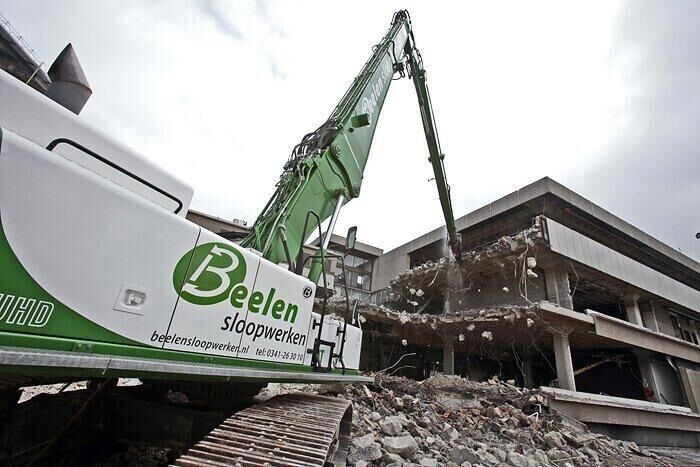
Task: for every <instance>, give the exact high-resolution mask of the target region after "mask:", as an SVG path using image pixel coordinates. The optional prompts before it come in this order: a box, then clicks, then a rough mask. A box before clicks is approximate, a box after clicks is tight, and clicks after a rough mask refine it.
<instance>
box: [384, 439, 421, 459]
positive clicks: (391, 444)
mask: <svg viewBox="0 0 700 467" xmlns="http://www.w3.org/2000/svg"><path fill="white" fill-rule="evenodd" d="M382 446H383V447H384V449H386V451H387V452H390V453H393V454H398V455H399V456H401V457H403V458H408V459H411V458H413V456H415V455H416V452H418V444H417V443H416V440H415V439H413V436H389V437H386V438H383V439H382Z"/></svg>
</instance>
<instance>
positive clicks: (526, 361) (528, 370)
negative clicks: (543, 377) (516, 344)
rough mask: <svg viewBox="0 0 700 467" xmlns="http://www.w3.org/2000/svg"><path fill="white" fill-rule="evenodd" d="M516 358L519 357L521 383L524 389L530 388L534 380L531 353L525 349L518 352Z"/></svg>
mask: <svg viewBox="0 0 700 467" xmlns="http://www.w3.org/2000/svg"><path fill="white" fill-rule="evenodd" d="M518 356H519V357H520V360H521V364H522V366H523V369H522V372H523V380H524V381H523V383H524V384H525V387H526V388H532V387H533V386H534V385H535V378H534V377H533V374H532V372H533V369H532V353H531V352H530V351H529V350H528V349H527V348H523V349H522V350H521V351H520V352H518Z"/></svg>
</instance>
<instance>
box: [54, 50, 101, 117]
mask: <svg viewBox="0 0 700 467" xmlns="http://www.w3.org/2000/svg"><path fill="white" fill-rule="evenodd" d="M49 78H51V85H50V86H49V89H48V91H46V95H47V96H48V97H49V98H50V99H52V100H54V101H55V102H58V103H59V104H61V105H62V106H63V107H65V108H66V109H68V110H70V111H71V112H73V113H74V114H79V113H80V111H81V110H83V107H84V106H85V103H86V102H87V101H88V99H89V98H90V96H91V95H92V89H90V85H89V84H88V82H87V78H85V73H84V72H83V68H82V67H81V66H80V62H79V61H78V56H77V55H76V54H75V50H74V49H73V45H72V44H68V45H67V46H66V48H65V49H63V51H62V52H61V53H60V54H59V55H58V57H57V58H56V60H55V61H54V62H53V64H52V65H51V68H49Z"/></svg>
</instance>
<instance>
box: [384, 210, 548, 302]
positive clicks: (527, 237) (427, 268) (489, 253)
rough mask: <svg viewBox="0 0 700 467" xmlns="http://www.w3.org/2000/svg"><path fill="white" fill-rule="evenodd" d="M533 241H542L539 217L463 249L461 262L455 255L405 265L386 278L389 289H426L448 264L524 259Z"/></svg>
mask: <svg viewBox="0 0 700 467" xmlns="http://www.w3.org/2000/svg"><path fill="white" fill-rule="evenodd" d="M536 242H537V244H541V245H545V241H544V236H543V231H542V228H541V227H540V223H539V221H538V220H536V221H535V224H534V225H533V226H532V227H530V228H528V229H525V230H522V231H520V232H518V233H516V234H514V235H507V236H503V237H501V238H500V239H498V240H496V241H495V242H492V243H489V244H487V245H481V246H479V247H476V248H473V249H471V250H469V251H466V252H463V253H462V258H461V262H460V263H458V262H457V261H456V260H454V259H449V258H446V257H443V258H441V259H439V260H436V261H432V260H431V261H427V262H425V263H423V264H421V265H418V266H416V267H414V268H411V269H408V270H406V272H404V273H402V274H399V275H398V276H396V277H395V278H394V279H392V280H391V281H390V282H389V286H388V290H389V291H390V292H393V293H401V292H402V291H403V290H404V289H406V288H412V289H414V290H422V291H424V290H427V289H429V288H432V287H433V286H434V285H437V284H440V283H442V282H444V280H445V278H446V276H447V272H448V269H449V268H450V267H453V268H462V269H465V268H467V267H469V266H476V265H478V264H479V263H483V262H485V261H491V262H493V263H495V264H496V265H497V266H498V267H499V268H502V267H504V266H505V265H506V264H507V263H508V262H509V263H511V264H517V263H518V262H524V261H526V260H527V258H526V257H525V256H524V255H525V253H526V252H527V251H528V250H529V248H532V247H534V246H535V245H536ZM428 278H429V279H430V282H428V283H427V284H426V283H423V282H422V281H421V279H428ZM423 287H424V288H423Z"/></svg>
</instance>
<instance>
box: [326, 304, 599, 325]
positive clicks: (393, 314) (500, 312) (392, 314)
mask: <svg viewBox="0 0 700 467" xmlns="http://www.w3.org/2000/svg"><path fill="white" fill-rule="evenodd" d="M543 303H547V302H538V303H533V304H532V305H528V306H520V305H500V306H496V307H491V308H479V309H469V310H461V311H454V312H449V313H442V314H439V315H432V314H424V313H416V312H407V311H396V310H392V309H390V308H387V307H385V306H383V305H375V304H373V303H369V302H358V304H357V314H358V316H362V317H364V318H366V319H371V320H373V321H377V322H382V323H385V324H401V325H404V324H414V325H428V326H431V325H432V324H435V325H458V324H459V323H464V324H467V325H468V324H469V323H486V322H493V321H501V320H506V321H513V320H516V319H523V318H531V319H541V318H539V317H538V316H537V315H536V314H535V313H534V311H536V310H538V309H540V307H541V305H542V304H543ZM556 308H560V307H556ZM344 309H345V299H331V300H329V301H328V308H327V310H328V311H329V312H331V313H333V315H343V314H344V312H343V310H344ZM547 309H549V310H552V309H553V308H552V307H550V306H548V307H547ZM341 319H342V318H341ZM591 324H592V321H591Z"/></svg>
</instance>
